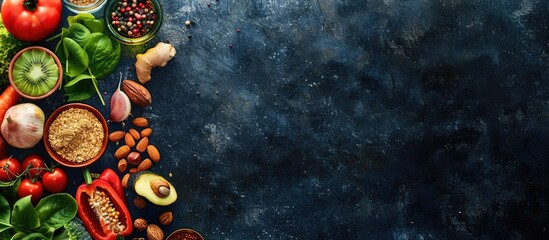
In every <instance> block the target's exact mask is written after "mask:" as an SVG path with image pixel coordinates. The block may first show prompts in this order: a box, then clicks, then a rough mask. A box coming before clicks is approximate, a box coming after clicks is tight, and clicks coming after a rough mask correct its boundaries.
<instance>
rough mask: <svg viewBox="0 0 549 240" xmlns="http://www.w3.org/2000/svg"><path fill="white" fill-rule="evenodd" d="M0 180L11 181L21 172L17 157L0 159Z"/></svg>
mask: <svg viewBox="0 0 549 240" xmlns="http://www.w3.org/2000/svg"><path fill="white" fill-rule="evenodd" d="M0 168H1V169H0V181H3V182H8V181H13V180H15V178H16V177H17V176H18V175H19V174H21V164H20V163H19V161H17V159H15V158H12V157H9V158H4V159H2V160H0Z"/></svg>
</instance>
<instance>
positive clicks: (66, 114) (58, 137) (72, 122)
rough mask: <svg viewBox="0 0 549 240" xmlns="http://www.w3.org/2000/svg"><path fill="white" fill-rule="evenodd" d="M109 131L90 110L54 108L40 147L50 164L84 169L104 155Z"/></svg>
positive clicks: (80, 106)
mask: <svg viewBox="0 0 549 240" xmlns="http://www.w3.org/2000/svg"><path fill="white" fill-rule="evenodd" d="M108 136H109V129H108V126H107V121H106V120H105V118H104V117H103V115H101V113H100V112H99V111H98V110H97V109H95V108H94V107H92V106H90V105H87V104H83V103H69V104H65V105H63V106H61V107H59V108H57V109H56V110H55V111H54V112H53V113H52V114H51V115H50V117H49V118H48V120H47V121H46V124H45V126H44V136H43V140H44V146H45V148H46V152H48V154H49V155H50V156H51V158H52V159H53V160H55V161H56V162H58V163H60V164H61V165H64V166H67V167H85V166H88V165H90V164H92V163H94V162H95V161H97V160H99V158H100V157H101V156H102V155H103V153H105V150H106V149H107V144H108Z"/></svg>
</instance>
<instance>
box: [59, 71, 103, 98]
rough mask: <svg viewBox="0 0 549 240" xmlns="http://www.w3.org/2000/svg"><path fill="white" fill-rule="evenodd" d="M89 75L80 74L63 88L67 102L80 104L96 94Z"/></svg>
mask: <svg viewBox="0 0 549 240" xmlns="http://www.w3.org/2000/svg"><path fill="white" fill-rule="evenodd" d="M93 81H95V80H94V79H93V78H92V77H91V76H90V75H87V74H80V75H78V76H76V77H75V78H74V79H72V80H71V81H70V82H68V83H67V84H66V85H65V86H64V87H63V91H64V92H65V97H67V102H80V101H84V100H87V99H89V98H91V97H92V96H93V95H95V94H96V92H95V87H94V85H93V84H94V82H93Z"/></svg>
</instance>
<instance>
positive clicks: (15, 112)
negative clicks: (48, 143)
mask: <svg viewBox="0 0 549 240" xmlns="http://www.w3.org/2000/svg"><path fill="white" fill-rule="evenodd" d="M44 120H45V116H44V112H43V111H42V109H40V107H38V106H36V105H35V104H32V103H20V104H17V105H15V106H12V107H10V108H9V109H8V111H6V116H4V120H3V121H2V125H1V126H0V130H1V132H2V136H4V139H6V142H8V144H9V145H11V146H14V147H16V148H31V147H34V145H36V144H37V143H38V142H40V139H42V135H43V134H44Z"/></svg>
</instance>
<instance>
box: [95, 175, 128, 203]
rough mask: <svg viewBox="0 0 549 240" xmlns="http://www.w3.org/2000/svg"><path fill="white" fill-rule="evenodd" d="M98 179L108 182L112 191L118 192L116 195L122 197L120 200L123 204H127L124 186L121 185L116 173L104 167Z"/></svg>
mask: <svg viewBox="0 0 549 240" xmlns="http://www.w3.org/2000/svg"><path fill="white" fill-rule="evenodd" d="M99 179H101V180H103V181H105V182H108V183H109V184H110V185H111V186H112V188H113V189H114V191H115V192H116V193H117V194H118V196H119V197H120V198H121V199H122V202H123V203H124V204H127V202H126V192H125V191H124V187H122V181H120V178H119V177H118V174H116V172H115V171H114V170H112V169H110V168H106V169H105V170H104V171H103V172H102V173H101V175H99Z"/></svg>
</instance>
